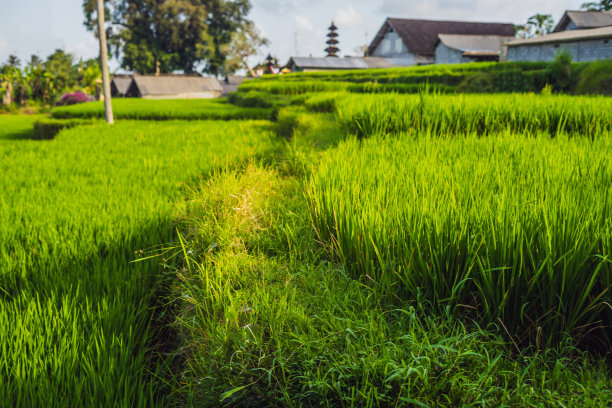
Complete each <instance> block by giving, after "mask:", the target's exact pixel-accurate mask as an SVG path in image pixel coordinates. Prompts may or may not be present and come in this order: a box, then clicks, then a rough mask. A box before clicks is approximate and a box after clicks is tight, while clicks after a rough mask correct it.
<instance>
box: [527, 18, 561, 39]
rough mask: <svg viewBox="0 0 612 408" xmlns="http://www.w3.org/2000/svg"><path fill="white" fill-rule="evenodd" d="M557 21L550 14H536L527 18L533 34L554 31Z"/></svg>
mask: <svg viewBox="0 0 612 408" xmlns="http://www.w3.org/2000/svg"><path fill="white" fill-rule="evenodd" d="M554 23H555V21H554V20H553V18H552V15H550V14H535V15H533V16H531V17H529V19H528V20H527V24H526V25H527V27H529V30H530V33H531V36H540V35H546V34H548V33H550V32H551V31H552V28H553V24H554Z"/></svg>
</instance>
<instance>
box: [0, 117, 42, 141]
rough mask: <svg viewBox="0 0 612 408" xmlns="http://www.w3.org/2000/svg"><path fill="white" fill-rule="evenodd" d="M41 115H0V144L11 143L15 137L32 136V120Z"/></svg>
mask: <svg viewBox="0 0 612 408" xmlns="http://www.w3.org/2000/svg"><path fill="white" fill-rule="evenodd" d="M43 118H44V116H43V115H8V114H7V115H0V144H7V145H8V144H11V143H13V141H14V140H16V139H30V138H32V137H33V136H34V129H33V124H34V122H36V121H38V120H41V119H43Z"/></svg>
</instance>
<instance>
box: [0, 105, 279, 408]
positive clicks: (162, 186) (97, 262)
mask: <svg viewBox="0 0 612 408" xmlns="http://www.w3.org/2000/svg"><path fill="white" fill-rule="evenodd" d="M5 121H7V122H8V123H9V126H4V123H5ZM20 121H21V120H17V119H16V118H12V117H0V191H2V194H0V333H2V335H1V336H0V384H1V386H0V406H7V407H15V406H18V407H32V406H45V407H47V406H49V407H53V406H58V407H66V406H70V407H79V406H87V407H91V406H107V407H110V406H130V407H145V406H147V407H148V406H155V405H159V406H167V405H168V404H169V403H170V401H169V400H168V398H167V397H168V395H167V394H166V393H165V392H166V391H168V390H167V389H165V385H164V382H165V379H164V378H163V375H164V372H165V368H164V367H165V366H167V365H168V364H170V363H171V362H172V361H171V360H164V359H161V357H167V356H158V355H157V353H159V352H161V350H158V348H159V343H158V341H159V342H161V344H163V345H164V346H165V347H170V344H168V343H167V342H168V339H165V338H161V339H160V338H158V337H157V336H158V334H159V333H158V327H157V326H158V325H159V324H161V322H160V321H158V320H157V319H158V318H157V312H156V313H154V312H155V309H154V306H155V305H156V303H157V302H158V300H157V296H158V294H159V292H160V291H162V289H163V287H162V286H161V280H160V277H161V273H160V272H161V270H163V269H164V266H163V265H160V263H159V262H157V260H142V261H141V262H137V263H133V262H132V261H134V260H137V259H144V254H145V253H146V252H145V253H143V251H146V250H147V249H149V248H151V247H152V246H157V245H158V244H160V243H164V242H168V241H170V240H172V239H173V211H174V206H175V201H176V200H177V199H178V198H179V197H180V193H181V189H182V188H183V183H184V182H187V181H190V180H192V179H194V178H197V177H201V176H205V175H206V174H208V173H210V172H212V171H213V170H214V169H215V168H216V167H217V166H225V165H227V163H231V162H236V161H240V160H243V159H246V158H247V157H251V156H258V155H272V154H273V152H274V151H275V150H276V149H277V144H276V142H275V141H274V133H273V130H272V128H271V125H270V123H269V122H263V121H259V122H176V121H174V122H164V123H161V124H160V123H154V122H142V121H140V122H127V121H123V122H120V123H118V124H116V125H114V126H113V127H109V126H106V125H103V124H96V125H92V126H87V127H75V128H71V129H67V130H64V131H62V132H61V133H60V134H59V135H58V136H57V137H56V138H55V139H54V140H52V141H44V142H41V141H32V140H22V139H19V138H11V134H12V132H13V131H12V130H10V129H11V128H13V129H14V128H18V126H17V125H16V124H15V123H17V122H20ZM24 122H26V123H29V124H30V126H31V123H32V121H31V119H30V118H28V120H24ZM11 123H13V125H11ZM23 125H24V126H23V127H25V123H24V124H23ZM7 129H8V130H7ZM5 132H6V133H8V137H5V136H6V135H5ZM165 264H166V265H167V262H166V263H165ZM158 313H161V311H159V312H158ZM161 314H162V315H163V313H161Z"/></svg>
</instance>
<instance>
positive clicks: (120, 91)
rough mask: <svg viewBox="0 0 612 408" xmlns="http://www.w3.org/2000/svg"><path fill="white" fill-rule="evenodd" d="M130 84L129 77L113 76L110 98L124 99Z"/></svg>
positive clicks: (130, 78)
mask: <svg viewBox="0 0 612 408" xmlns="http://www.w3.org/2000/svg"><path fill="white" fill-rule="evenodd" d="M131 84H132V77H130V76H129V75H114V76H113V80H112V81H111V96H112V97H113V98H125V95H126V94H127V91H128V89H129V88H130V85H131Z"/></svg>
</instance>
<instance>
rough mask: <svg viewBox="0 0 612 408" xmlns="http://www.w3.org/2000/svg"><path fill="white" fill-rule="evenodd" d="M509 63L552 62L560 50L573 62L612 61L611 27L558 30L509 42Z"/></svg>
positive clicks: (507, 44)
mask: <svg viewBox="0 0 612 408" xmlns="http://www.w3.org/2000/svg"><path fill="white" fill-rule="evenodd" d="M506 46H507V47H508V57H507V59H508V61H551V60H553V59H554V58H555V56H556V55H557V54H558V53H559V52H560V51H561V50H567V51H569V53H570V55H571V56H572V61H574V62H589V61H597V60H603V59H609V58H612V25H611V26H608V27H600V28H591V29H574V30H568V31H559V32H556V33H552V34H548V35H543V36H541V37H535V38H528V39H525V40H514V41H510V42H508V43H506Z"/></svg>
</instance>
